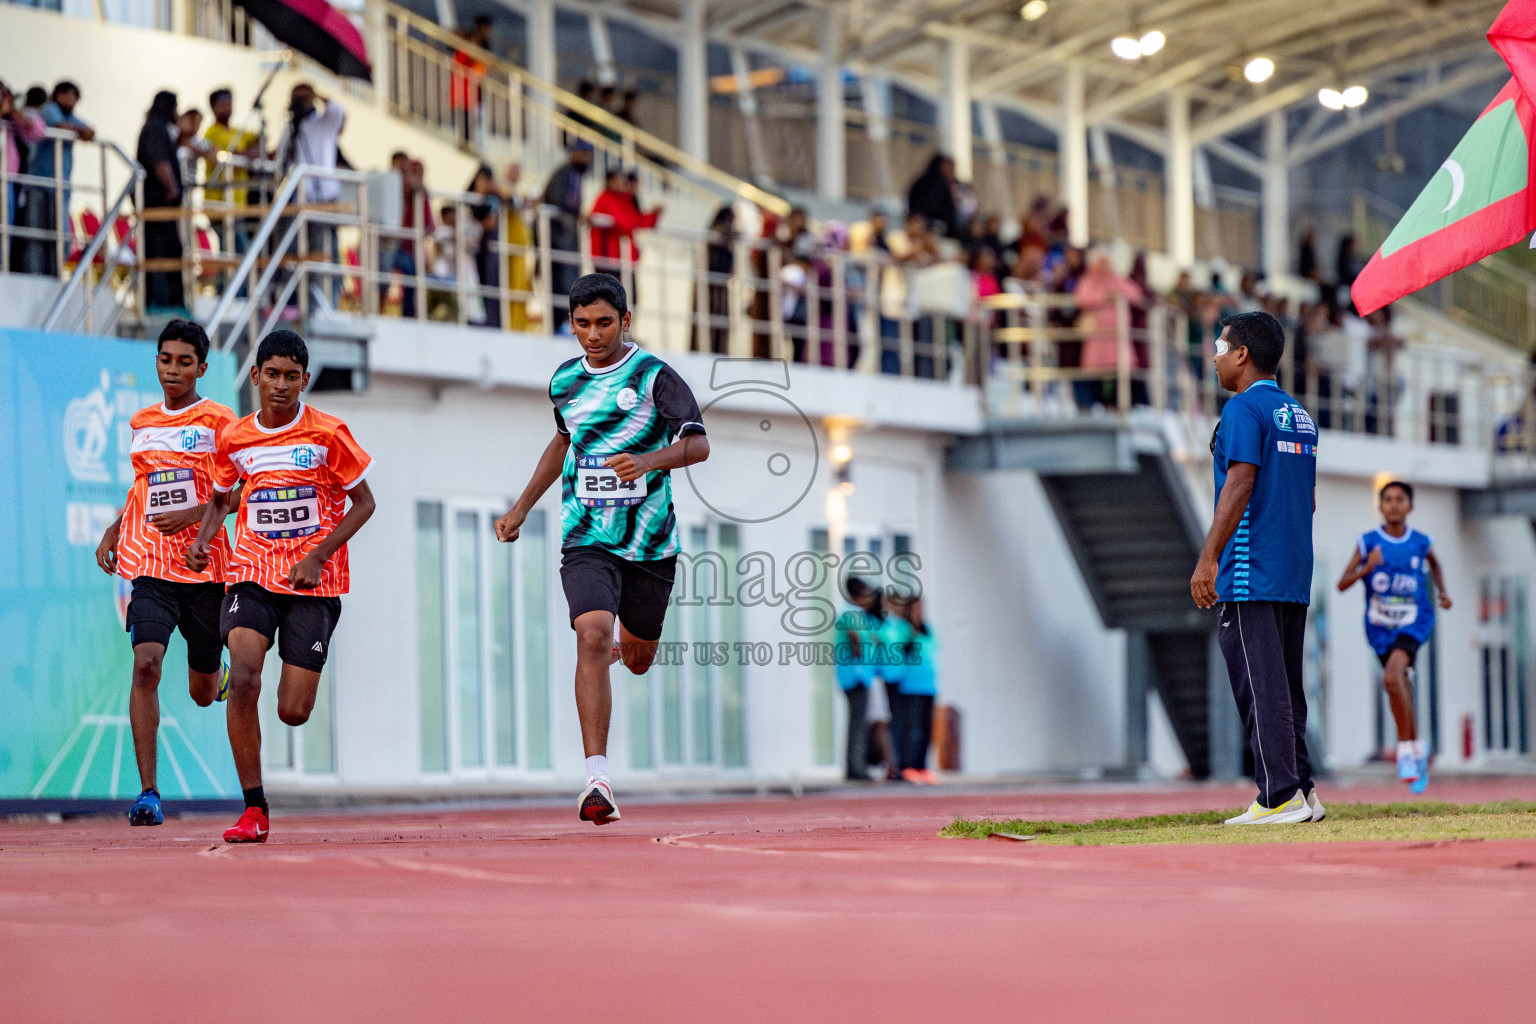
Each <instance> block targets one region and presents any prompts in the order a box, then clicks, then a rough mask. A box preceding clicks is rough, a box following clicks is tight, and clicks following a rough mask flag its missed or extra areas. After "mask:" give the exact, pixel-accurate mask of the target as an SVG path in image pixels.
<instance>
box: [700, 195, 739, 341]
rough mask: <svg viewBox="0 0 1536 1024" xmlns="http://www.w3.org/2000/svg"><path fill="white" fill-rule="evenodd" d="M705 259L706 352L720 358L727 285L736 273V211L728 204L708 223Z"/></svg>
mask: <svg viewBox="0 0 1536 1024" xmlns="http://www.w3.org/2000/svg"><path fill="white" fill-rule="evenodd" d="M705 258H706V259H707V260H708V263H709V278H708V282H707V283H708V287H709V291H708V294H707V300H708V301H707V306H706V308H707V309H708V311H709V324H708V325H707V326H708V330H709V350H710V352H712V353H714V354H715V355H717V356H723V355H725V354H726V353H727V352H728V351H729V350H730V339H731V327H730V319H731V297H730V296H731V288H730V283H729V281H730V277H731V274H733V273H734V272H735V270H736V210H735V208H734V207H733V206H731V205H730V204H729V203H727V204H726V205H724V206H722V207H720V209H718V210H716V211H715V219H714V220H713V221H711V222H710V225H709V244H708V247H707V248H706V250H705Z"/></svg>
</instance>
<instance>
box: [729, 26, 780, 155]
mask: <svg viewBox="0 0 1536 1024" xmlns="http://www.w3.org/2000/svg"><path fill="white" fill-rule="evenodd" d="M731 74H733V75H735V76H736V106H737V108H738V109H739V110H740V111H741V120H742V123H743V125H744V126H745V128H746V142H747V164H748V166H750V167H751V168H752V180H753V181H755V182H756V183H757V184H758V185H764V186H767V185H772V184H773V165H772V164H771V163H769V161H768V149H767V147H766V146H764V145H763V125H762V122H761V121H759V120H758V117H757V94H756V93H755V92H753V90H752V69H751V67H750V66H749V65H748V63H747V51H745V50H743V49H742V48H741V47H740V46H733V47H731Z"/></svg>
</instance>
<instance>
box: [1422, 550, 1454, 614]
mask: <svg viewBox="0 0 1536 1024" xmlns="http://www.w3.org/2000/svg"><path fill="white" fill-rule="evenodd" d="M1424 561H1426V562H1428V563H1429V575H1430V578H1431V579H1433V580H1434V581H1435V590H1436V591H1438V592H1439V594H1440V607H1441V608H1444V609H1445V610H1446V611H1450V610H1451V595H1449V594H1447V593H1446V592H1445V577H1444V576H1442V575H1441V574H1440V559H1438V558H1436V557H1435V549H1434V548H1430V549H1429V550H1428V551H1426V552H1425V553H1424Z"/></svg>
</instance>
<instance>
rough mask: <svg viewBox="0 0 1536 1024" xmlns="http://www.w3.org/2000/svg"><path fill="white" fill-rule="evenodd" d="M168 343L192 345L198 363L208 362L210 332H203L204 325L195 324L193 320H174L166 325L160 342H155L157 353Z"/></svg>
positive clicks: (161, 333)
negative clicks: (178, 342)
mask: <svg viewBox="0 0 1536 1024" xmlns="http://www.w3.org/2000/svg"><path fill="white" fill-rule="evenodd" d="M168 341H180V342H184V343H186V344H188V345H191V346H192V347H193V348H195V349H196V350H197V361H198V362H200V363H206V362H207V361H208V332H207V331H205V330H203V326H202V324H195V323H193V322H192V321H191V320H172V321H171V322H170V323H168V324H166V325H165V328H164V329H163V330H161V332H160V340H159V341H157V342H155V351H156V352H159V351H160V346H161V345H163V344H165V343H166V342H168Z"/></svg>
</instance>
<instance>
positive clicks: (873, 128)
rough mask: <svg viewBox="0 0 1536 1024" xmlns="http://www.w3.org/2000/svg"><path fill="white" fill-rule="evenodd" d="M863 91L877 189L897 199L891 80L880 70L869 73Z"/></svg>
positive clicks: (865, 121) (883, 196)
mask: <svg viewBox="0 0 1536 1024" xmlns="http://www.w3.org/2000/svg"><path fill="white" fill-rule="evenodd" d="M859 92H860V94H861V96H862V100H863V106H864V131H865V133H866V134H868V136H869V144H870V148H871V150H872V152H873V154H874V160H875V191H876V193H877V194H878V196H879V198H881V199H895V198H896V176H895V174H894V173H893V172H892V171H891V80H890V79H889V78H887V77H886V76H885V75H882V74H879V73H878V72H866V73H865V75H864V85H863V88H862V89H860V90H859Z"/></svg>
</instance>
